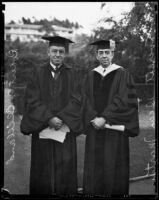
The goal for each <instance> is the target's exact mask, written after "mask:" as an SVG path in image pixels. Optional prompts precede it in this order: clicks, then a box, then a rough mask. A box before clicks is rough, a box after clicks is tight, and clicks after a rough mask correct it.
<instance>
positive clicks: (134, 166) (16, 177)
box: [4, 106, 155, 194]
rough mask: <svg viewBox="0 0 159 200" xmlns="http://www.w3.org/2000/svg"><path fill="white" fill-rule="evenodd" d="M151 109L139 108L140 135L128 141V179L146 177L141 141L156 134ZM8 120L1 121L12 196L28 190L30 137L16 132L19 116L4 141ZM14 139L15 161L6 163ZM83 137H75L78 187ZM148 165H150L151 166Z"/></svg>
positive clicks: (7, 184) (146, 151)
mask: <svg viewBox="0 0 159 200" xmlns="http://www.w3.org/2000/svg"><path fill="white" fill-rule="evenodd" d="M151 109H152V108H146V107H145V106H141V107H140V115H139V118H140V135H139V136H138V137H136V138H130V177H136V176H143V175H145V174H146V171H145V170H144V169H145V168H146V166H147V163H148V162H150V159H151V157H152V156H151V154H150V153H151V151H152V149H150V147H149V145H148V143H146V142H144V137H146V139H147V140H152V139H154V137H155V131H154V129H153V128H152V126H151V122H150V116H149V113H150V111H151ZM9 120H10V119H7V117H6V115H5V121H4V127H5V130H4V138H5V141H4V145H5V149H4V155H5V160H4V161H5V163H4V188H6V189H8V190H9V191H10V192H11V194H28V191H29V189H28V187H29V166H30V139H31V138H30V136H24V135H22V134H21V133H20V131H19V123H20V117H18V116H14V121H15V127H14V134H15V136H14V138H10V139H7V136H8V129H7V128H6V126H7V125H8V124H9ZM13 139H15V148H14V152H15V154H14V160H12V161H11V162H9V163H7V162H6V161H8V160H9V158H10V157H11V155H12V145H11V144H10V143H9V141H11V140H13ZM84 144H85V136H84V135H81V136H79V137H78V138H77V149H78V180H79V187H82V174H83V158H84ZM150 164H151V163H150Z"/></svg>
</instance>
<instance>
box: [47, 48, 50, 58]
mask: <svg viewBox="0 0 159 200" xmlns="http://www.w3.org/2000/svg"><path fill="white" fill-rule="evenodd" d="M47 54H48V56H50V48H49V47H48V48H47Z"/></svg>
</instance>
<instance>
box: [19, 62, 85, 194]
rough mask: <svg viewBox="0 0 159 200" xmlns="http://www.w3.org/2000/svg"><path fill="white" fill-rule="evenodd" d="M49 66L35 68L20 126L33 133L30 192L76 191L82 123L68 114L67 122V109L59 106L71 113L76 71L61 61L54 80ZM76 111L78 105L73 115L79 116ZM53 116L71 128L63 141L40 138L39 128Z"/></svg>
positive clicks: (76, 100)
mask: <svg viewBox="0 0 159 200" xmlns="http://www.w3.org/2000/svg"><path fill="white" fill-rule="evenodd" d="M51 69H52V68H51V66H50V64H49V63H47V64H46V65H44V66H43V67H39V68H38V69H34V70H33V75H32V78H31V79H30V81H29V83H28V85H27V89H26V93H25V111H24V115H23V118H22V121H21V125H20V128H21V132H22V133H23V134H25V135H28V134H32V142H31V169H30V194H76V192H77V155H76V136H77V135H78V133H79V132H80V130H81V127H80V125H79V124H78V122H77V126H76V121H73V122H74V123H73V125H72V124H71V123H70V120H71V117H72V116H70V117H68V119H69V122H68V123H67V122H66V121H67V120H66V121H65V119H66V118H67V116H66V113H65V114H63V113H62V110H64V109H65V108H67V110H69V113H71V109H72V107H73V106H72V104H74V103H75V104H76V102H78V96H77V95H76V93H77V85H78V84H77V81H76V80H77V73H76V72H75V71H74V70H73V69H71V68H70V67H68V66H66V65H64V64H63V65H62V66H61V68H60V69H61V70H60V73H59V75H58V78H57V79H56V80H55V79H54V78H53V77H52V74H51ZM70 99H71V100H70ZM71 106H72V107H71ZM78 111H79V110H78V106H77V111H76V112H74V111H73V113H77V114H72V115H73V119H78V118H79V115H78V113H79V112H78ZM79 114H80V113H79ZM53 116H59V117H60V118H61V119H63V121H64V123H66V124H67V125H68V126H69V128H70V130H71V131H70V133H67V135H66V139H65V141H64V143H60V142H57V141H54V140H51V139H39V132H40V131H41V130H43V129H44V128H46V127H48V120H49V119H50V118H52V117H53ZM73 119H72V120H73ZM72 120H71V121H72ZM77 121H78V120H77Z"/></svg>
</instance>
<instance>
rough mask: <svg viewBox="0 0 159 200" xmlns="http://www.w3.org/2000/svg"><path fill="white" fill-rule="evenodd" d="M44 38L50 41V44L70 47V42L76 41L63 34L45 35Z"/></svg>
mask: <svg viewBox="0 0 159 200" xmlns="http://www.w3.org/2000/svg"><path fill="white" fill-rule="evenodd" d="M42 39H44V40H47V41H49V46H51V45H54V44H58V45H62V46H64V47H66V48H68V46H69V43H74V42H73V41H71V40H69V39H67V38H64V37H61V36H43V37H42Z"/></svg>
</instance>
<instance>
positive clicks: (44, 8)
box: [4, 2, 134, 32]
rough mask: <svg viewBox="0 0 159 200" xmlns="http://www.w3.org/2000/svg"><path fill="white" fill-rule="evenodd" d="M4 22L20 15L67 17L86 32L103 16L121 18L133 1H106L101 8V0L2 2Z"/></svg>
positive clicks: (29, 16)
mask: <svg viewBox="0 0 159 200" xmlns="http://www.w3.org/2000/svg"><path fill="white" fill-rule="evenodd" d="M102 3H103V2H102ZM4 4H5V11H4V13H5V23H8V22H10V21H11V20H14V21H15V22H18V21H19V20H21V18H22V17H25V18H30V19H33V17H35V18H36V19H44V18H46V19H49V20H50V19H52V18H54V17H56V18H57V19H59V20H65V19H68V20H69V21H70V22H78V23H79V24H80V25H82V26H83V27H84V29H85V31H86V32H91V30H92V29H94V28H96V27H97V26H98V25H99V23H98V21H99V20H100V19H101V18H103V17H114V18H115V19H116V20H120V19H121V18H122V13H123V12H129V11H130V10H131V9H132V7H133V5H134V3H133V2H106V6H104V8H103V9H102V10H101V2H4Z"/></svg>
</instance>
